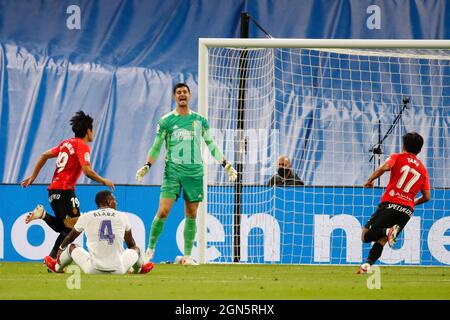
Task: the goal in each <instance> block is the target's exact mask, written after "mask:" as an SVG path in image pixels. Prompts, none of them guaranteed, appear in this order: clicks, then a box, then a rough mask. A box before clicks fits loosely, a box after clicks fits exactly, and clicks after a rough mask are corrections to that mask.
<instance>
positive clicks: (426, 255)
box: [0, 185, 450, 265]
mask: <svg viewBox="0 0 450 320" xmlns="http://www.w3.org/2000/svg"><path fill="white" fill-rule="evenodd" d="M210 188H214V195H217V194H220V197H221V199H222V203H218V202H217V201H215V200H214V199H212V201H210V202H209V204H208V212H209V215H208V218H207V234H206V239H207V251H206V253H207V258H208V260H209V261H210V262H232V261H233V257H232V252H233V249H232V239H233V231H232V230H233V225H232V221H233V212H234V196H233V192H234V188H232V187H210ZM103 189H104V188H103V187H100V186H95V185H82V186H79V187H78V188H77V197H78V199H79V200H80V202H81V210H82V212H87V211H89V210H93V209H95V203H94V197H95V193H96V192H98V191H100V190H103ZM244 189H247V190H244V191H245V193H244V195H243V197H242V199H241V233H240V238H241V242H240V247H241V262H243V263H283V264H357V263H361V262H362V261H363V259H364V258H365V257H366V256H367V254H368V251H369V249H370V245H369V244H362V242H361V240H360V235H361V229H362V227H363V226H364V224H365V223H366V222H367V220H368V219H369V217H370V215H371V214H372V213H373V212H374V210H375V207H376V205H377V204H378V201H379V198H380V196H381V192H382V189H363V188H344V187H297V188H267V187H244ZM250 191H251V192H250ZM214 195H210V197H209V200H211V197H214ZM115 196H116V198H117V201H118V209H119V210H121V211H125V212H128V213H129V216H130V221H131V224H132V230H133V235H134V237H135V239H136V242H137V244H138V246H140V247H141V248H145V247H146V244H147V241H148V239H147V238H148V233H149V230H150V225H151V222H152V220H153V216H154V215H155V213H156V210H157V208H158V203H159V187H158V186H117V188H116V191H115ZM449 198H450V190H446V189H440V190H433V192H432V200H431V201H430V202H428V203H426V204H425V205H423V206H420V207H418V208H417V209H416V211H415V212H414V216H413V218H412V219H411V220H410V221H409V223H408V224H407V226H406V227H405V229H404V231H403V232H402V234H401V236H400V238H399V243H398V244H397V245H396V247H395V249H391V248H389V247H388V246H386V247H385V250H384V251H383V256H382V257H381V259H380V262H381V263H383V264H401V265H450V237H449V233H450V217H448V216H445V212H446V210H447V211H448V209H449V208H445V203H446V202H445V201H447V203H448V199H449ZM268 199H269V200H268ZM270 199H273V200H270ZM37 203H41V204H43V205H44V206H45V208H46V210H48V211H49V213H51V212H52V211H51V208H50V205H49V204H48V201H47V190H46V186H43V185H36V186H31V187H29V188H28V189H22V188H21V187H20V186H18V185H0V260H2V261H33V260H41V259H42V258H43V257H44V256H45V255H47V254H48V253H49V252H50V249H51V247H52V245H53V242H54V240H55V239H56V234H55V233H54V232H53V231H52V230H51V229H50V228H49V227H47V226H46V224H45V223H44V222H43V221H40V220H37V221H33V222H31V223H30V224H28V225H26V224H25V216H26V213H27V211H30V210H32V209H33V208H34V206H35V205H36V204H37ZM183 219H184V208H183V201H182V199H180V200H178V201H177V202H176V203H175V205H174V207H173V209H172V212H171V214H170V215H169V218H168V219H167V222H166V224H165V226H164V230H163V233H162V235H161V237H160V239H159V241H158V244H157V250H156V254H155V261H157V262H160V261H173V260H174V258H175V256H177V255H181V254H182V249H183ZM77 243H79V244H84V243H85V239H77ZM196 252H197V249H196V248H195V249H194V254H196Z"/></svg>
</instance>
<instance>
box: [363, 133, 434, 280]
mask: <svg viewBox="0 0 450 320" xmlns="http://www.w3.org/2000/svg"><path fill="white" fill-rule="evenodd" d="M422 146H423V138H422V136H420V135H419V134H418V133H416V132H410V133H407V134H405V135H404V136H403V151H402V152H401V153H394V154H391V155H390V156H389V157H388V158H387V159H386V162H385V163H384V164H382V165H381V166H380V167H379V168H378V169H376V170H375V171H374V172H373V173H372V175H371V176H370V177H369V179H368V180H367V182H366V183H365V184H364V187H365V188H372V187H373V181H374V180H375V179H377V178H379V177H381V176H382V175H383V174H384V173H385V172H386V171H391V176H390V179H389V184H388V185H387V187H386V190H385V192H384V194H383V197H382V198H381V203H380V204H379V206H378V209H377V211H376V212H375V213H374V214H373V215H372V216H371V217H370V219H369V221H368V222H367V224H366V225H365V226H364V229H363V231H362V235H361V239H362V241H363V242H365V243H370V242H374V244H373V246H372V249H371V250H370V252H369V256H368V258H367V260H366V262H365V263H363V264H362V265H361V266H360V267H359V270H358V272H357V274H361V273H366V272H367V271H369V270H370V267H371V266H372V265H373V264H374V263H375V262H376V261H377V260H378V258H380V257H381V253H382V252H383V247H384V245H385V244H386V242H387V243H388V244H389V246H391V247H392V246H393V245H394V244H395V243H396V241H397V237H398V235H399V233H400V232H401V231H402V230H403V228H404V227H405V225H406V224H407V223H408V221H409V219H410V218H411V216H412V214H413V211H414V206H415V205H418V204H421V203H424V202H427V201H429V200H430V198H431V194H430V180H429V177H428V172H427V169H426V168H425V166H424V165H423V164H422V162H421V161H420V160H419V159H417V158H416V155H418V154H419V152H420V150H422ZM419 191H421V192H422V196H421V197H420V198H417V199H415V197H416V195H417V193H418V192H419Z"/></svg>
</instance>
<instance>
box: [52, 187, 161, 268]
mask: <svg viewBox="0 0 450 320" xmlns="http://www.w3.org/2000/svg"><path fill="white" fill-rule="evenodd" d="M95 203H96V204H97V206H98V209H97V210H93V211H90V212H87V213H85V214H83V215H81V216H80V218H79V219H78V221H77V223H76V224H75V226H74V228H73V229H72V231H71V232H70V233H69V234H68V235H67V237H66V238H64V240H63V242H62V243H61V246H60V247H59V250H58V253H57V258H56V260H55V259H53V258H52V257H50V256H46V257H45V259H44V263H45V264H46V265H47V267H48V268H49V269H51V270H52V271H55V272H62V270H63V269H64V267H65V266H67V265H68V264H70V263H71V262H72V261H73V262H75V263H76V264H77V265H78V266H80V268H81V269H82V270H83V272H84V273H86V274H105V273H111V274H124V273H127V272H128V271H130V270H131V271H132V272H133V273H147V272H149V271H151V270H152V269H153V266H154V264H153V263H151V262H149V263H144V261H143V259H142V257H141V254H140V250H139V248H138V247H137V246H136V243H135V241H134V239H133V236H132V234H131V225H130V221H129V220H128V216H127V215H126V214H125V213H124V212H120V211H117V210H116V208H117V202H116V198H115V197H114V195H113V194H112V193H111V191H108V190H105V191H100V192H98V193H97V195H96V196H95ZM83 231H84V232H85V233H86V239H87V245H88V247H89V252H87V251H86V250H84V249H83V248H81V247H79V246H77V245H76V244H74V243H72V242H73V241H74V240H75V239H76V238H78V236H79V235H80V234H81V233H82V232H83ZM124 240H125V242H126V244H127V246H128V249H127V250H125V251H124V250H123V241H124Z"/></svg>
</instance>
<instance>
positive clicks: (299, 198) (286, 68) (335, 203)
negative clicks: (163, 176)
mask: <svg viewBox="0 0 450 320" xmlns="http://www.w3.org/2000/svg"><path fill="white" fill-rule="evenodd" d="M267 41H270V40H267ZM449 53H450V52H449V50H447V49H427V48H420V49H401V48H398V49H396V48H395V47H393V48H384V49H377V48H370V49H358V48H348V49H347V48H332V46H330V48H297V47H280V48H274V47H270V48H269V47H267V48H264V47H258V48H240V47H234V48H233V47H230V46H227V47H225V46H212V45H210V46H208V47H207V58H206V60H205V59H203V60H200V63H202V64H205V65H204V66H202V67H204V68H205V69H204V70H206V71H205V75H207V77H206V79H203V80H202V83H200V87H199V90H205V91H206V94H205V99H204V100H206V101H203V102H202V103H203V107H201V109H202V110H203V112H205V113H206V114H205V115H206V116H207V118H208V120H209V124H210V127H211V128H213V129H212V133H213V136H214V137H215V139H216V142H217V143H218V144H219V146H221V147H222V149H223V150H224V154H225V157H226V159H227V160H228V161H229V162H230V163H232V164H233V165H234V166H235V167H237V168H238V169H239V171H241V172H242V176H241V177H242V178H241V179H240V182H238V183H237V184H236V183H229V182H228V179H227V176H226V173H225V171H224V170H223V169H222V168H221V167H220V165H218V164H217V162H215V161H214V160H213V159H212V157H211V156H210V155H209V154H208V153H207V152H205V153H204V156H205V162H206V163H207V165H206V172H207V184H208V189H207V190H208V191H207V204H206V213H207V215H206V216H205V226H206V227H205V230H204V232H205V233H206V234H205V238H206V248H205V250H206V251H205V252H206V260H207V261H208V262H240V263H284V264H348V263H361V262H362V261H363V259H364V258H365V257H367V254H368V251H369V249H370V247H371V246H370V245H369V244H363V243H362V242H361V240H360V236H361V229H362V228H363V226H364V225H365V223H366V222H367V221H368V219H369V218H370V216H371V215H372V213H373V212H374V211H375V210H376V207H377V205H378V204H379V202H380V199H381V195H382V193H383V191H384V187H385V186H386V184H387V182H388V178H389V173H387V174H385V175H384V176H383V177H382V178H381V179H380V180H379V181H376V182H375V186H376V187H375V188H373V189H364V188H362V186H363V184H364V182H365V181H366V180H367V178H368V177H369V175H370V174H371V173H372V171H373V170H374V169H375V168H377V167H378V166H379V165H380V164H382V163H383V162H384V161H385V159H386V158H387V157H388V156H389V154H391V153H398V152H401V137H402V135H403V134H405V133H406V132H410V131H416V132H418V133H420V134H421V135H422V136H423V137H424V140H425V143H424V147H423V149H422V152H421V153H420V154H419V155H418V157H419V159H421V161H422V162H423V163H424V164H425V166H426V167H427V169H428V171H429V174H430V182H431V186H432V199H431V201H430V202H428V203H426V204H425V205H420V206H417V207H416V209H415V212H414V216H413V218H412V219H411V220H410V221H409V223H408V224H407V226H406V227H405V229H404V230H403V232H402V234H401V236H400V238H399V241H398V243H397V245H396V247H395V248H394V249H391V248H389V247H388V246H385V249H384V251H383V255H382V257H381V259H380V261H381V263H386V264H406V265H409V264H413V265H414V264H420V265H445V264H450V255H449V251H448V250H447V248H446V244H449V242H450V241H448V235H447V234H446V232H447V229H449V228H450V191H449V189H448V188H449V187H450V175H449V174H448V171H449V169H450V107H449V106H450V54H449ZM199 94H200V93H199ZM405 99H408V100H409V102H408V103H405V101H408V100H405ZM388 132H389V134H387V136H386V137H385V135H386V133H388ZM384 137H385V140H384V141H383V143H382V145H381V146H380V145H379V142H380V141H381V140H382V138H384ZM376 147H380V149H381V151H382V153H381V154H377V153H375V154H374V152H373V150H374V149H376ZM280 156H285V157H287V158H288V159H289V162H290V166H291V173H290V176H288V177H287V179H286V178H285V179H283V178H282V176H280V175H278V177H276V175H277V172H278V165H277V164H278V162H279V160H280V159H279V157H280ZM287 166H289V163H288V164H287ZM293 174H295V175H296V176H297V178H296V179H294V180H292V177H293ZM280 177H281V178H280ZM286 181H287V182H286ZM290 184H294V185H293V186H292V185H290ZM199 232H201V231H199Z"/></svg>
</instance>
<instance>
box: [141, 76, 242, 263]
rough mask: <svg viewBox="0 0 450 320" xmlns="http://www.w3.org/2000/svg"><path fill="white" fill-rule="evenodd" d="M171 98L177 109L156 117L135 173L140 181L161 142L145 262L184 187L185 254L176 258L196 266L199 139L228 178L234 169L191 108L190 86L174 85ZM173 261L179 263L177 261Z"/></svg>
mask: <svg viewBox="0 0 450 320" xmlns="http://www.w3.org/2000/svg"><path fill="white" fill-rule="evenodd" d="M173 97H174V100H175V102H176V108H175V110H173V111H172V112H170V113H168V114H166V115H165V116H163V117H162V118H161V119H160V120H159V123H158V125H157V129H156V138H155V141H154V143H153V145H152V147H151V148H150V150H149V152H148V156H147V163H146V164H145V165H144V166H143V167H142V168H140V169H139V170H138V171H137V172H136V180H137V181H142V179H143V177H144V176H145V175H146V174H147V172H148V171H149V170H150V167H151V166H152V164H153V163H154V162H155V161H156V159H157V157H158V155H159V152H160V150H161V145H162V144H163V142H164V143H165V147H166V159H165V169H164V177H163V181H162V184H161V196H160V201H159V208H158V211H157V213H156V216H155V217H154V219H153V222H152V226H151V229H150V237H149V244H148V249H147V251H146V254H145V261H150V260H152V259H153V256H154V251H155V247H156V242H157V240H158V238H159V236H160V234H161V232H162V229H163V226H164V223H165V221H166V219H167V217H168V215H169V213H170V210H171V209H172V206H173V204H174V202H175V201H176V199H178V198H179V197H180V195H181V190H183V198H184V203H185V216H186V220H185V224H184V256H183V257H181V259H179V262H180V263H181V264H187V265H195V264H197V263H196V261H195V260H194V259H193V258H192V257H191V253H192V247H193V245H194V239H195V234H196V232H197V226H196V217H197V209H198V205H199V203H200V202H201V201H202V200H203V194H204V190H203V163H202V158H201V152H200V146H201V139H202V138H203V139H204V140H205V143H206V145H207V146H208V149H209V150H210V152H211V154H212V155H213V157H214V158H215V159H216V160H217V161H219V162H220V163H221V164H222V166H223V167H224V169H225V171H226V172H227V174H228V176H229V180H230V181H235V180H236V179H237V172H236V170H235V169H234V168H233V166H232V165H231V164H229V163H228V162H227V161H226V160H225V158H224V156H223V153H222V151H221V150H220V149H219V147H218V146H217V144H216V143H215V142H214V140H213V138H212V136H211V135H210V132H209V124H208V121H207V120H206V118H205V117H203V116H201V115H200V114H198V113H196V112H193V111H192V110H190V108H189V101H190V99H191V92H190V89H189V87H188V86H187V85H186V84H184V83H178V84H177V85H175V87H174V88H173ZM176 261H177V262H178V260H176Z"/></svg>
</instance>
